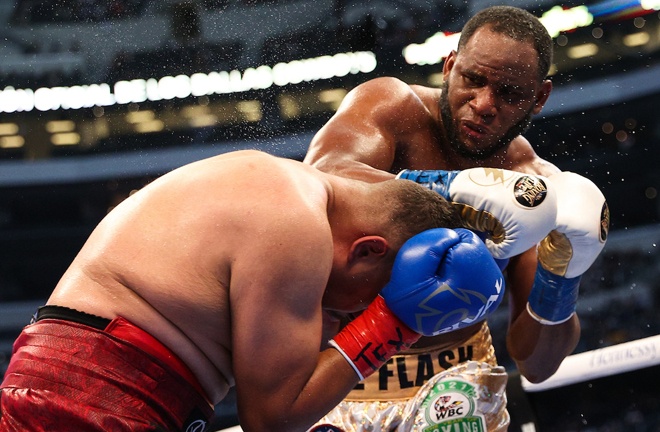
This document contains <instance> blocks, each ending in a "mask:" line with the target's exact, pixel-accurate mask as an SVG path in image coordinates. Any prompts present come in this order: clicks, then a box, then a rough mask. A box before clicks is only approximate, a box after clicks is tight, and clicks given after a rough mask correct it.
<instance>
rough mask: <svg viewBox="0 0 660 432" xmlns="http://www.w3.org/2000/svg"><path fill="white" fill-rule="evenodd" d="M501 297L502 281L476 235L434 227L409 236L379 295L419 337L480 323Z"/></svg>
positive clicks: (496, 266) (464, 231)
mask: <svg viewBox="0 0 660 432" xmlns="http://www.w3.org/2000/svg"><path fill="white" fill-rule="evenodd" d="M503 295H504V277H503V276H502V272H501V271H500V269H499V267H498V265H497V264H496V263H495V260H494V259H493V257H492V256H491V254H490V252H489V251H488V249H487V248H486V246H485V245H484V243H483V242H482V241H481V240H480V239H479V237H478V236H477V235H476V234H475V233H473V232H472V231H469V230H467V229H463V228H458V229H455V230H451V229H447V228H435V229H431V230H428V231H424V232H423V233H420V234H417V235H416V236H414V237H412V238H410V239H409V240H408V241H407V242H406V243H404V245H403V246H402V247H401V250H400V251H399V253H398V254H397V257H396V259H395V261H394V267H393V268H392V277H391V279H390V281H389V283H388V284H387V285H386V286H385V288H383V290H382V291H381V296H382V297H383V298H384V299H385V303H386V304H387V307H388V308H389V309H390V310H391V311H392V312H393V313H394V314H395V315H396V316H397V317H398V318H399V319H400V320H401V321H403V322H404V323H405V324H406V325H407V326H408V327H410V328H411V329H412V330H414V331H415V332H417V333H420V334H422V335H424V336H434V335H438V334H441V333H447V332H450V331H454V330H458V329H460V328H463V327H467V326H470V325H472V324H475V323H477V322H480V321H482V320H484V319H485V318H486V317H487V316H488V315H489V314H490V313H491V312H493V311H494V310H495V309H497V306H498V305H499V304H500V302H501V301H502V297H503Z"/></svg>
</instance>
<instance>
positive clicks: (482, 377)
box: [397, 361, 510, 432]
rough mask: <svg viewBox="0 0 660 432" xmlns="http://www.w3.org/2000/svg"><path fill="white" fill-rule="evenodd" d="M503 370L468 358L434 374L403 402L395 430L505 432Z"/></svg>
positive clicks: (500, 367) (505, 379)
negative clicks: (405, 402) (415, 393)
mask: <svg viewBox="0 0 660 432" xmlns="http://www.w3.org/2000/svg"><path fill="white" fill-rule="evenodd" d="M506 383H507V373H506V371H505V370H504V367H502V366H492V365H490V364H488V363H482V362H474V361H470V362H467V363H463V364H461V365H459V366H456V367H454V368H452V369H450V370H448V371H446V372H443V373H441V374H438V375H436V376H435V377H433V379H432V380H431V381H429V382H428V383H426V384H425V385H424V386H423V387H422V388H421V389H420V390H419V391H418V392H417V395H415V397H414V398H412V399H411V400H410V401H409V402H408V404H407V405H406V407H405V409H404V412H403V416H402V417H403V422H402V424H401V425H400V426H399V428H398V429H397V431H398V432H408V431H410V432H412V431H415V432H427V431H428V432H431V431H445V430H446V431H471V432H472V431H474V432H505V431H506V430H507V428H508V425H509V422H510V419H509V414H508V412H507V411H506V393H505V391H506Z"/></svg>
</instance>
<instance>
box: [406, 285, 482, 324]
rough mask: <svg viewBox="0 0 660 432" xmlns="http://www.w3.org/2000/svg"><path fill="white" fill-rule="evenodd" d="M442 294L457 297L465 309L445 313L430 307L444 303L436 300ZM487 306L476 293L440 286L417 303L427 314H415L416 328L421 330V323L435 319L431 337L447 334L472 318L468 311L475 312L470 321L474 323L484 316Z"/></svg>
mask: <svg viewBox="0 0 660 432" xmlns="http://www.w3.org/2000/svg"><path fill="white" fill-rule="evenodd" d="M444 293H447V294H450V295H453V296H454V297H457V298H458V299H460V300H461V301H463V303H465V305H466V307H465V308H457V309H454V310H452V311H449V312H445V311H443V310H440V309H438V308H437V307H434V306H431V304H433V303H444V302H443V301H442V300H439V299H438V297H439V296H442V295H443V294H444ZM472 298H474V299H475V301H473V300H472ZM489 304H490V302H489V299H488V298H486V296H484V295H483V294H482V293H480V292H478V291H473V290H466V289H462V288H457V289H453V288H452V287H451V286H449V285H448V284H442V285H441V286H440V287H438V288H437V289H436V290H435V291H433V292H432V293H431V294H430V295H429V296H427V297H426V298H425V299H424V300H422V301H421V302H420V303H419V305H418V308H419V309H420V310H425V311H427V312H426V313H417V314H415V318H416V321H417V328H418V329H423V328H424V327H425V326H423V321H425V320H428V319H434V318H435V317H437V323H436V324H435V326H434V332H433V335H438V334H441V333H447V332H449V331H452V330H456V329H458V328H459V327H460V324H461V323H462V322H463V321H465V320H466V319H471V318H473V317H471V316H470V311H473V312H476V314H475V315H474V319H471V321H476V320H477V319H478V318H479V317H480V316H483V315H484V314H485V311H486V309H487V306H488V305H489Z"/></svg>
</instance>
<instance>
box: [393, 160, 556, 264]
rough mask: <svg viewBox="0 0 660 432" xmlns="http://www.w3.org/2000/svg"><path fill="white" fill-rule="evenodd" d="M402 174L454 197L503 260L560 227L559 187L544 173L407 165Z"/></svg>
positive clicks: (463, 215)
mask: <svg viewBox="0 0 660 432" xmlns="http://www.w3.org/2000/svg"><path fill="white" fill-rule="evenodd" d="M397 178H399V179H407V180H412V181H414V182H415V183H419V184H421V185H422V186H425V187H428V188H429V189H431V190H434V191H436V192H438V193H439V194H440V195H442V196H443V197H444V198H446V199H447V200H448V201H451V202H452V204H453V205H454V207H456V208H457V209H458V211H459V212H460V214H461V218H462V219H463V223H464V225H465V226H466V228H469V229H471V230H473V231H478V232H482V233H486V238H485V239H484V243H486V246H487V247H488V250H489V251H490V253H491V254H492V255H493V257H494V258H496V259H499V260H502V259H507V258H510V257H513V256H516V255H520V254H521V253H523V252H524V251H526V250H528V249H530V248H531V247H533V246H535V245H536V244H538V242H539V241H541V239H543V238H544V237H545V236H547V235H548V233H549V232H550V231H551V230H552V229H554V228H555V223H556V217H557V193H556V192H555V189H554V187H553V186H552V182H550V181H548V179H547V178H545V177H542V176H537V175H531V174H524V173H520V172H517V171H511V170H504V169H498V168H470V169H466V170H463V171H444V170H424V171H420V170H403V171H401V172H400V173H399V174H398V175H397Z"/></svg>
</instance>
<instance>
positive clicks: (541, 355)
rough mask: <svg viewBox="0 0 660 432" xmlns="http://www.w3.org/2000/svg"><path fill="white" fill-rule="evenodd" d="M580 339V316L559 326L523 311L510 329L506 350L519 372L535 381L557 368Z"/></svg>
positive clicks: (574, 316)
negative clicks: (534, 317) (545, 323)
mask: <svg viewBox="0 0 660 432" xmlns="http://www.w3.org/2000/svg"><path fill="white" fill-rule="evenodd" d="M579 338H580V322H579V320H578V317H577V315H573V317H572V318H571V319H569V320H568V321H566V322H565V323H562V324H559V325H543V324H540V323H538V322H537V321H535V320H534V319H533V318H532V317H531V316H529V314H528V313H527V312H523V313H521V314H520V315H519V316H518V318H517V319H516V320H515V321H514V322H513V323H512V324H511V326H510V328H509V332H508V334H507V349H508V351H509V355H510V356H511V358H512V359H513V360H514V361H515V362H516V365H517V367H518V370H519V371H520V374H521V375H522V376H524V377H525V378H527V379H528V380H529V381H530V382H535V383H536V382H541V381H545V380H546V379H548V378H549V377H550V376H551V375H552V374H554V373H555V372H556V371H557V368H559V365H560V364H561V362H562V361H563V360H564V358H565V357H566V356H568V355H570V354H571V353H572V352H573V350H574V349H575V347H576V346H577V343H578V341H579Z"/></svg>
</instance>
